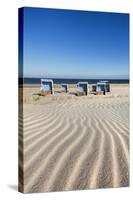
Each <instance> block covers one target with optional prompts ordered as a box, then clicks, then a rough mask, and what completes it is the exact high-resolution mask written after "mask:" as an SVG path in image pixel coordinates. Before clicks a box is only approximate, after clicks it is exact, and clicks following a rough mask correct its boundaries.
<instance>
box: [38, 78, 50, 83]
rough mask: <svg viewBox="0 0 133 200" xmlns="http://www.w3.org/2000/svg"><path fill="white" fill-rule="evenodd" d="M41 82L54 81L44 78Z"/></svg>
mask: <svg viewBox="0 0 133 200" xmlns="http://www.w3.org/2000/svg"><path fill="white" fill-rule="evenodd" d="M41 82H53V80H52V79H44V78H42V79H41Z"/></svg>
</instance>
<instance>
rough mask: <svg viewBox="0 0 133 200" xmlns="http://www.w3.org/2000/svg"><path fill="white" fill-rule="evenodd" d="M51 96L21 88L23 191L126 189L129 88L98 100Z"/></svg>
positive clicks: (114, 89)
mask: <svg viewBox="0 0 133 200" xmlns="http://www.w3.org/2000/svg"><path fill="white" fill-rule="evenodd" d="M55 91H56V92H55V94H54V95H48V96H38V95H37V93H38V92H39V87H29V86H27V87H24V107H23V114H24V120H23V126H24V130H23V135H22V133H20V137H19V140H20V141H22V140H23V147H24V148H23V149H22V148H21V147H20V152H21V153H23V155H24V157H23V163H24V165H23V166H22V164H21V163H20V167H21V168H23V170H24V192H25V193H27V192H50V191H68V190H81V189H94V188H110V187H126V186H128V185H129V85H128V84H112V85H111V92H110V93H107V94H106V95H99V96H96V95H94V94H88V96H81V97H78V96H75V95H74V94H73V93H74V91H75V88H74V86H73V85H71V86H70V94H64V93H60V92H59V88H58V87H56V88H55ZM19 120H20V124H21V123H22V117H20V119H19Z"/></svg>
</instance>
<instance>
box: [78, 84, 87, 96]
mask: <svg viewBox="0 0 133 200" xmlns="http://www.w3.org/2000/svg"><path fill="white" fill-rule="evenodd" d="M87 94H88V82H79V83H78V84H77V92H76V95H77V96H87Z"/></svg>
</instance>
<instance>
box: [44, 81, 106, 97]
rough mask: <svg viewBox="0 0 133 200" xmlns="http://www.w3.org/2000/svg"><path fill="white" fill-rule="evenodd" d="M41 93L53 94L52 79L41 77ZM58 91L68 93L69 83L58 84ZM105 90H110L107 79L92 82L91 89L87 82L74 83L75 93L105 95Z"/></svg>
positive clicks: (78, 94)
mask: <svg viewBox="0 0 133 200" xmlns="http://www.w3.org/2000/svg"><path fill="white" fill-rule="evenodd" d="M40 92H41V95H48V94H54V83H53V80H52V79H41V88H40ZM60 92H61V93H62V92H63V93H69V84H67V83H62V84H60ZM106 92H110V84H109V82H108V81H99V82H97V83H96V84H92V88H91V91H89V89H88V82H78V83H77V85H76V92H75V95H77V96H87V95H88V93H92V94H96V95H105V94H106Z"/></svg>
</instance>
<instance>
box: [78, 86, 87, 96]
mask: <svg viewBox="0 0 133 200" xmlns="http://www.w3.org/2000/svg"><path fill="white" fill-rule="evenodd" d="M76 95H77V96H85V95H86V93H85V92H84V90H83V87H78V89H77V93H76Z"/></svg>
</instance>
